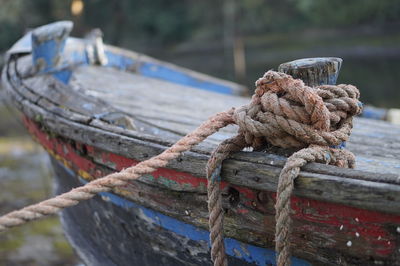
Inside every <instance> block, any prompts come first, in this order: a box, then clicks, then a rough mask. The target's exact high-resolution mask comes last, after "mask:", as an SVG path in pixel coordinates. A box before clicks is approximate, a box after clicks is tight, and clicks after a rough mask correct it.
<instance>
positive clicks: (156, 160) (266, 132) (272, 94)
mask: <svg viewBox="0 0 400 266" xmlns="http://www.w3.org/2000/svg"><path fill="white" fill-rule="evenodd" d="M256 87H257V88H256V91H255V94H254V95H253V97H252V100H251V102H250V104H248V105H245V106H242V107H240V108H238V109H236V110H234V109H232V110H229V111H226V112H222V113H218V114H216V115H214V116H212V117H211V118H209V119H208V120H207V121H206V122H204V123H203V124H202V125H200V126H199V127H198V128H197V129H195V130H194V131H193V132H191V133H189V134H187V135H186V136H185V137H183V138H182V139H180V140H179V141H178V142H177V143H175V144H174V145H173V146H171V147H170V148H168V149H167V150H165V151H164V152H162V153H161V154H159V155H157V156H155V157H153V158H151V159H149V160H146V161H143V162H140V163H139V164H137V165H135V166H132V167H129V168H126V169H124V170H122V171H121V172H118V173H113V174H110V175H107V176H105V177H102V178H99V179H96V180H94V181H92V182H90V183H87V184H86V185H84V186H81V187H78V188H74V189H72V190H71V191H69V192H66V193H64V194H61V195H58V196H56V197H54V198H52V199H48V200H45V201H42V202H40V203H38V204H35V205H31V206H28V207H25V208H23V209H21V210H18V211H13V212H11V213H8V214H6V215H4V216H2V217H0V232H1V231H5V230H7V229H9V228H11V227H14V226H18V225H22V224H25V223H27V222H28V221H32V220H36V219H39V218H41V217H43V216H46V215H50V214H54V213H56V212H58V211H59V210H61V209H64V208H66V207H70V206H74V205H76V204H78V203H79V202H80V201H83V200H87V199H90V198H92V197H94V196H95V195H96V194H97V193H99V192H106V191H110V190H112V189H113V188H115V187H118V186H123V185H125V184H126V183H127V182H128V181H132V180H136V179H137V178H139V177H140V176H142V175H144V174H149V173H151V172H153V171H155V170H156V169H157V168H160V167H165V166H166V165H167V164H168V162H169V161H170V160H173V159H175V158H177V157H178V156H180V155H181V154H182V153H183V152H185V151H187V150H190V149H191V148H192V147H193V146H195V145H197V144H198V143H200V142H202V141H203V140H204V139H206V138H207V137H208V136H210V135H212V134H214V133H215V132H217V131H218V130H219V129H221V128H223V127H226V126H227V125H229V124H237V125H238V126H239V132H238V135H237V136H235V137H233V138H230V139H227V140H225V141H223V142H222V143H221V144H220V145H219V146H218V147H217V149H216V150H215V151H214V152H213V153H212V155H211V157H210V160H209V161H208V163H207V178H208V188H207V190H208V209H209V214H210V215H209V225H210V239H211V258H212V260H213V262H214V265H227V257H226V254H225V247H224V242H223V209H222V204H221V191H220V186H219V181H220V180H219V179H220V170H221V163H222V161H223V160H224V159H225V158H227V157H228V156H229V155H230V154H232V153H233V152H237V151H240V150H242V149H243V148H244V147H253V149H254V150H261V149H263V148H264V147H265V146H266V145H267V144H268V143H271V144H272V145H275V146H279V147H282V148H297V149H301V150H300V151H298V152H296V153H294V154H293V155H292V156H290V157H289V159H288V160H287V162H286V164H285V166H284V168H283V169H282V171H281V174H280V176H279V184H278V191H277V192H278V193H277V202H276V205H275V208H276V233H275V241H276V250H277V252H278V259H277V261H278V265H290V245H289V244H290V242H289V240H290V239H289V237H290V232H291V218H290V196H291V194H292V191H293V186H294V179H295V178H296V177H297V175H298V173H299V171H300V167H302V166H304V165H305V164H307V163H308V162H323V163H327V164H332V165H336V166H340V167H353V166H354V156H353V155H352V154H351V153H350V152H347V151H345V150H340V149H336V148H332V147H333V146H338V145H341V144H342V143H343V142H344V141H346V140H347V139H348V138H349V135H350V132H351V128H352V117H353V116H354V115H356V114H358V113H360V111H361V106H360V103H359V102H358V98H359V92H358V90H357V88H355V87H354V86H351V85H338V86H331V85H326V86H319V87H317V88H310V87H307V86H305V85H304V83H303V82H302V81H301V80H295V79H293V78H292V77H291V76H289V75H286V74H283V73H278V72H274V71H268V72H267V73H265V75H264V76H263V77H262V78H260V79H259V80H258V81H257V82H256Z"/></svg>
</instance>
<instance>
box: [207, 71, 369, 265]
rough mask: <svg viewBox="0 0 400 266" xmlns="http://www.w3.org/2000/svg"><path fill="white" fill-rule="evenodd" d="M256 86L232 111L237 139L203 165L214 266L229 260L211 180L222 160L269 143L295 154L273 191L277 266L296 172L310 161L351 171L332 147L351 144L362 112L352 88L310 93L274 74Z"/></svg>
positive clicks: (285, 257)
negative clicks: (356, 118) (246, 101)
mask: <svg viewBox="0 0 400 266" xmlns="http://www.w3.org/2000/svg"><path fill="white" fill-rule="evenodd" d="M255 85H256V90H255V93H254V95H253V97H252V99H251V102H250V103H249V104H248V105H244V106H242V107H239V108H237V109H235V110H234V113H233V121H234V123H236V124H237V125H238V126H239V131H238V135H237V136H235V137H233V138H230V139H228V140H226V141H224V142H222V143H221V144H220V145H219V146H218V147H217V149H216V150H215V151H214V152H213V153H212V155H211V157H210V160H209V161H208V164H207V178H208V181H209V182H208V184H209V185H208V195H209V213H210V218H209V227H210V235H211V253H212V256H211V257H212V260H213V261H214V265H215V266H221V265H226V262H227V260H226V259H225V257H226V255H225V253H224V252H225V248H224V246H223V244H224V243H223V241H222V240H221V235H222V231H223V217H221V216H222V215H223V210H222V209H221V208H222V207H221V206H222V205H221V204H220V202H221V201H222V200H221V192H220V188H219V184H216V183H217V182H216V181H215V178H213V176H215V174H216V173H218V174H219V172H220V169H221V164H222V161H223V160H224V159H226V158H227V157H229V155H230V154H232V153H233V152H236V151H239V150H241V149H243V148H244V147H253V149H254V150H261V149H263V148H264V147H266V146H267V145H268V144H272V145H274V146H277V147H281V148H295V149H296V150H298V151H297V152H295V153H294V154H293V155H292V156H290V157H289V158H288V160H287V162H286V164H285V166H284V167H283V169H282V171H281V173H280V176H279V182H278V188H277V200H276V204H275V211H276V216H275V219H276V228H275V242H276V244H275V249H276V251H277V264H278V265H279V266H283V265H285V266H288V265H290V256H291V255H290V234H291V230H292V226H291V225H292V219H291V217H290V212H291V208H290V197H291V194H292V192H293V188H294V180H295V179H296V177H297V176H298V174H299V172H300V168H301V167H303V166H304V165H306V164H307V163H309V162H320V163H326V164H331V165H336V166H339V167H350V168H353V167H354V164H355V157H354V155H353V154H352V153H350V152H348V151H346V150H342V149H336V148H335V147H338V146H339V147H341V145H342V143H344V142H345V141H347V140H348V139H349V136H350V133H351V129H352V127H353V124H352V121H353V116H355V115H357V114H359V113H361V110H362V104H361V103H360V102H359V101H358V99H359V97H360V93H359V91H358V89H357V88H356V87H354V86H352V85H343V84H342V85H337V86H334V85H321V86H318V87H314V88H311V87H309V86H306V85H305V84H304V82H303V81H301V80H300V79H294V78H292V77H291V76H289V75H287V74H284V73H280V72H275V71H268V72H266V73H265V74H264V76H263V77H261V78H260V79H258V80H257V81H256V84H255ZM216 202H218V204H216ZM215 206H217V207H215ZM215 217H218V219H216V218H215ZM217 236H218V237H217Z"/></svg>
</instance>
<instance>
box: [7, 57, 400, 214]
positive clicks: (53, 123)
mask: <svg viewBox="0 0 400 266" xmlns="http://www.w3.org/2000/svg"><path fill="white" fill-rule="evenodd" d="M10 65H11V63H10V62H7V65H6V68H5V70H4V71H3V78H2V79H3V81H5V80H8V84H5V87H6V88H7V91H9V92H11V94H14V95H13V98H14V100H15V101H16V102H19V103H20V104H19V109H20V110H21V111H22V112H23V113H24V114H26V115H28V116H29V117H30V118H31V119H34V120H35V117H36V116H37V115H39V114H40V115H42V116H43V119H42V121H40V122H41V123H42V124H43V125H44V126H46V127H47V128H48V129H50V131H51V132H54V133H56V134H58V135H61V136H64V137H67V138H70V139H74V140H76V141H82V142H84V143H88V144H91V145H94V146H96V147H98V148H102V149H105V150H107V151H110V152H116V150H115V149H114V150H113V149H112V148H111V147H109V146H108V145H109V144H110V143H109V141H110V139H115V142H122V139H124V142H125V144H124V145H126V147H132V146H134V145H135V146H142V147H145V148H146V149H149V148H150V150H151V153H148V156H149V157H151V156H153V155H156V154H158V153H160V152H162V151H163V150H165V149H166V148H167V147H169V146H170V145H171V144H172V143H170V142H168V141H165V140H162V139H160V138H158V137H156V136H152V135H147V134H142V133H139V132H135V131H130V130H125V129H122V128H119V127H117V126H114V125H110V124H107V123H104V122H102V121H100V120H98V119H91V121H90V123H89V124H87V123H85V122H82V121H79V119H78V120H77V121H73V120H69V119H67V118H65V117H62V115H60V114H57V113H52V112H51V111H49V110H46V109H45V108H44V107H42V106H40V105H39V103H35V102H32V101H30V100H29V98H26V96H25V95H18V93H19V92H17V90H16V91H14V89H15V88H14V89H12V86H13V84H12V78H11V79H10V77H11V76H8V75H11V73H10V72H9V71H11V72H12V69H10ZM14 75H16V73H14ZM52 80H53V81H54V82H55V84H58V85H60V86H64V85H63V84H61V82H59V81H57V80H56V79H54V78H53V79H52ZM10 81H11V83H10ZM18 96H19V97H20V99H18V98H19V97H18ZM24 97H25V99H24ZM61 124H64V128H61V129H60V128H59V126H60V125H61ZM68 127H73V128H75V129H76V128H82V129H83V131H85V132H94V133H95V134H98V136H100V135H102V136H104V137H105V138H106V139H107V142H106V143H101V142H99V141H93V140H91V139H90V138H89V137H86V138H84V137H82V136H81V135H74V134H73V132H72V131H73V130H72V129H71V130H70V132H69V133H68V134H66V131H68V130H67V128H68ZM91 142H92V143H91ZM209 152H210V150H207V149H204V147H200V148H195V149H192V151H189V152H186V153H185V154H184V156H183V157H182V158H181V159H180V160H175V161H173V162H171V163H170V164H169V166H168V167H169V168H171V169H176V170H181V171H184V172H189V173H191V174H194V175H195V176H198V177H202V178H204V172H203V171H202V170H203V168H204V167H203V166H204V165H205V162H206V161H207V159H208V154H209ZM117 153H118V154H121V155H122V156H125V157H128V158H133V159H139V160H144V159H146V158H138V157H137V156H136V157H135V155H134V154H132V152H131V153H129V152H128V153H126V152H125V154H124V153H123V152H121V151H119V152H118V151H117ZM132 156H133V157H132ZM190 161H193V162H191V163H192V164H193V163H194V164H195V165H197V166H198V167H195V169H193V167H191V168H190V169H188V167H185V163H186V162H190ZM259 162H261V163H259ZM284 162H285V160H284V159H282V158H279V157H276V156H274V155H267V154H265V153H248V152H240V153H238V154H236V155H234V156H232V158H231V159H228V160H226V162H225V163H224V168H226V169H230V168H232V167H233V166H234V165H238V166H237V167H238V169H236V170H239V169H240V167H241V166H243V165H245V164H246V163H247V164H249V163H250V164H253V165H254V164H256V165H257V166H258V168H259V167H261V168H264V169H266V168H267V169H266V170H265V171H271V169H272V170H278V169H279V168H281V166H282V165H283V164H284ZM200 166H201V167H200ZM268 167H269V168H268ZM233 168H235V167H233ZM321 169H324V171H325V172H324V174H321ZM234 170H235V169H233V170H232V169H230V170H226V171H223V173H222V176H223V178H224V179H225V180H226V181H228V182H230V183H232V184H235V185H240V186H244V187H248V188H251V189H256V190H265V191H275V190H276V185H277V175H276V176H274V177H273V178H272V180H271V179H270V178H265V177H261V178H258V179H259V180H258V181H255V180H252V179H246V178H245V177H244V176H240V175H239V176H232V175H230V174H229V172H231V171H234ZM334 172H338V174H339V175H334V174H333V173H334ZM365 174H367V176H368V174H369V176H370V178H371V173H369V172H364V171H359V170H349V169H341V168H336V167H328V166H324V165H321V164H310V165H309V166H307V167H305V168H304V169H303V171H302V172H301V173H300V176H299V178H298V179H297V181H296V182H297V186H296V187H295V190H294V195H296V196H300V197H305V198H311V199H316V200H322V201H328V202H332V203H340V204H345V205H348V206H354V207H359V208H363V209H369V210H378V211H384V212H388V213H395V214H399V213H400V210H398V208H397V209H396V208H392V207H390V206H391V204H390V203H392V204H393V202H396V199H397V202H398V200H400V196H397V195H400V193H399V192H400V185H398V184H397V183H395V184H393V183H390V182H382V181H384V180H373V181H371V180H360V179H357V177H361V176H363V175H365ZM372 174H373V173H372ZM346 175H350V177H345V176H346ZM388 177H389V179H390V177H396V176H395V175H391V174H388ZM389 181H390V180H389ZM310 185H311V187H310ZM329 186H333V187H335V186H336V187H337V188H345V189H344V191H347V192H345V194H346V193H347V194H348V195H347V197H344V198H337V197H336V198H335V196H334V193H333V192H332V191H329V190H331V188H329ZM349 188H350V190H349ZM356 188H358V189H359V191H361V190H363V191H364V194H365V195H363V196H360V195H357V196H356V197H355V196H354V195H353V193H354V191H357V190H354V189H356ZM360 188H361V189H360ZM371 189H374V192H379V191H380V193H383V195H385V197H384V196H382V197H381V201H371V200H369V199H368V197H365V196H368V191H370V190H371ZM324 190H325V191H324ZM344 191H343V190H341V193H342V194H343V193H344ZM326 193H327V194H326ZM357 197H358V200H356V199H357ZM349 199H351V200H349Z"/></svg>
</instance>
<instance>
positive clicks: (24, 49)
mask: <svg viewBox="0 0 400 266" xmlns="http://www.w3.org/2000/svg"><path fill="white" fill-rule="evenodd" d="M71 29H72V22H69V21H61V22H55V23H51V24H48V25H45V26H42V27H39V28H37V29H35V30H34V31H33V32H32V33H28V34H27V35H25V36H24V37H23V38H21V39H20V40H19V41H18V42H17V43H16V44H15V45H14V46H13V47H12V48H11V49H10V50H9V51H8V55H10V54H13V53H29V52H31V53H32V58H33V64H34V65H35V66H36V67H37V69H38V70H39V71H40V72H42V73H44V72H47V73H50V72H53V73H56V72H58V70H59V69H60V68H63V69H65V68H68V67H70V66H72V65H87V64H89V59H88V54H87V51H86V50H84V49H83V50H82V49H80V48H77V47H75V46H74V45H73V43H74V42H75V43H80V44H82V43H85V41H84V40H81V39H77V38H68V35H69V33H70V31H71ZM67 40H68V41H70V42H67ZM66 43H67V45H69V44H70V47H67V49H65V50H68V54H66V55H65V58H63V57H62V53H63V50H64V47H65V45H66ZM78 46H79V45H78ZM105 54H106V56H107V59H108V63H107V65H106V66H108V67H114V68H117V69H120V70H124V71H132V70H133V71H137V73H139V74H141V75H143V76H147V77H152V78H157V79H161V80H166V81H170V82H173V83H177V84H182V85H186V86H190V87H193V88H198V89H203V90H208V91H214V92H218V93H223V94H234V91H233V88H232V87H230V86H228V85H226V84H223V83H219V82H218V81H215V82H214V81H210V80H207V79H206V78H201V77H197V76H196V75H193V74H192V73H190V72H186V71H185V70H183V69H182V70H181V69H179V68H175V67H173V66H170V65H168V64H163V63H162V62H160V63H158V62H157V61H151V60H148V59H146V58H141V59H140V61H138V60H135V59H134V58H132V57H129V56H126V55H124V54H120V53H118V52H114V51H110V50H109V49H107V47H106V48H105ZM135 66H137V68H135ZM54 76H55V77H56V78H57V79H59V80H61V81H62V82H64V83H68V80H69V78H67V77H70V75H67V74H66V72H63V73H57V74H55V75H54Z"/></svg>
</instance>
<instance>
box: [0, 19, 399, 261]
mask: <svg viewBox="0 0 400 266" xmlns="http://www.w3.org/2000/svg"><path fill="white" fill-rule="evenodd" d="M71 27H72V25H71V23H70V22H57V23H54V24H50V25H46V26H43V27H40V28H38V29H36V30H34V31H33V33H32V32H31V33H28V34H27V35H26V36H25V37H23V38H22V39H21V40H20V41H18V42H17V43H16V44H15V45H14V46H13V47H12V48H11V49H10V51H9V52H8V53H7V59H6V65H5V67H4V70H3V73H2V82H3V83H2V84H3V87H4V88H5V89H6V91H7V93H8V95H9V96H10V98H11V99H12V101H13V103H14V104H15V105H16V106H17V107H18V108H19V109H20V110H21V112H22V119H23V122H24V124H25V126H26V127H27V129H28V131H29V132H30V134H31V135H32V136H33V138H34V139H35V140H36V141H38V142H39V143H40V144H41V145H42V146H43V147H44V148H45V149H46V150H47V152H48V153H49V154H50V157H51V162H52V165H53V168H54V172H55V183H56V189H55V191H56V193H62V192H65V191H68V190H70V189H71V188H73V187H76V186H80V185H82V184H84V183H86V182H88V181H90V180H93V179H95V178H98V177H101V176H104V175H106V174H108V173H111V172H114V171H118V170H121V169H123V168H126V167H128V166H131V165H134V164H136V163H137V162H139V161H142V160H145V159H148V158H150V157H152V156H154V155H156V154H159V153H160V152H162V151H163V150H165V149H166V148H167V147H168V146H170V145H171V144H172V143H174V142H175V141H176V140H178V139H179V138H180V137H181V136H182V135H184V134H185V133H187V132H190V131H191V130H193V129H194V128H195V127H196V126H197V125H199V124H200V123H201V122H202V121H203V120H205V119H206V118H207V117H208V116H210V115H212V114H213V113H216V112H218V111H222V110H225V109H228V108H230V107H232V106H241V105H243V104H245V103H247V102H248V101H249V99H248V98H246V97H241V96H238V95H239V94H241V93H242V92H243V87H241V86H239V85H237V84H234V83H231V82H227V81H223V80H219V79H216V78H212V77H209V76H206V75H202V74H199V73H196V72H193V71H189V70H187V69H184V68H180V67H177V66H174V65H171V64H168V63H164V62H160V61H157V60H155V59H152V58H150V57H147V56H145V55H142V54H138V53H134V52H130V51H126V50H123V49H119V48H116V47H112V46H108V45H103V44H102V43H101V40H100V39H99V38H98V37H97V38H94V39H93V40H91V41H90V40H83V39H76V38H70V37H68V35H69V32H70V30H71ZM361 90H362V88H361ZM236 130H237V129H236V128H235V127H230V128H227V129H226V130H223V131H222V132H220V133H218V134H215V135H214V136H212V137H210V138H209V139H207V141H205V142H204V143H202V144H201V145H199V146H197V147H196V148H194V149H193V150H191V151H190V152H187V153H185V154H184V156H182V157H181V158H180V159H178V160H175V161H173V162H171V163H170V164H169V166H168V168H162V169H159V170H157V171H156V172H154V173H153V174H151V175H147V176H143V177H141V178H140V179H139V181H137V182H131V183H130V184H129V185H128V186H125V187H121V188H119V189H116V190H114V191H113V192H112V193H100V195H98V196H96V197H95V198H94V199H92V200H88V201H86V202H82V203H80V204H79V205H77V206H75V207H72V208H69V209H66V210H64V211H62V214H61V220H62V223H63V227H64V230H65V233H66V235H67V237H68V239H69V241H70V242H71V243H72V245H73V246H74V248H75V249H76V250H77V252H78V254H79V256H80V257H81V258H82V260H83V261H84V262H85V263H86V264H87V265H156V264H160V263H162V264H163V265H192V264H193V265H209V264H211V261H210V259H209V236H208V234H209V233H208V231H207V228H208V226H207V215H208V213H207V203H206V179H205V170H204V169H205V164H206V162H207V160H208V158H209V155H210V152H211V151H212V150H213V149H214V148H215V147H216V145H217V144H218V143H219V142H221V141H222V140H223V139H225V138H227V137H229V136H231V135H233V134H234V133H235V132H236ZM347 148H348V149H349V150H350V151H352V152H354V154H355V155H356V156H357V167H356V169H341V168H337V167H333V166H327V165H321V164H315V163H312V164H309V165H307V166H305V167H304V168H303V169H302V172H301V174H300V176H299V177H298V179H297V180H296V185H295V191H294V196H293V197H292V200H291V204H292V208H293V219H294V228H293V233H292V241H293V242H292V250H293V256H294V257H293V258H292V263H293V265H311V264H315V265H375V264H377V265H396V264H397V265H400V156H399V155H400V152H399V149H400V127H396V126H393V125H390V124H388V123H386V122H383V121H377V120H369V119H365V118H356V120H355V128H354V131H353V135H352V137H351V140H350V141H349V142H348V144H347ZM284 162H285V157H284V156H282V155H276V154H271V153H266V152H246V151H243V152H239V153H237V154H235V155H233V156H232V157H231V158H230V159H228V160H226V161H225V162H224V164H223V170H222V178H223V181H222V184H221V185H222V187H223V188H224V208H225V210H226V218H225V231H224V235H225V237H226V238H225V244H226V252H227V254H228V256H229V264H230V265H265V264H271V265H273V264H274V263H275V252H274V250H273V247H274V226H275V219H274V203H275V195H276V193H275V190H276V186H277V181H278V174H279V172H280V170H281V168H282V166H283V164H284Z"/></svg>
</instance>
